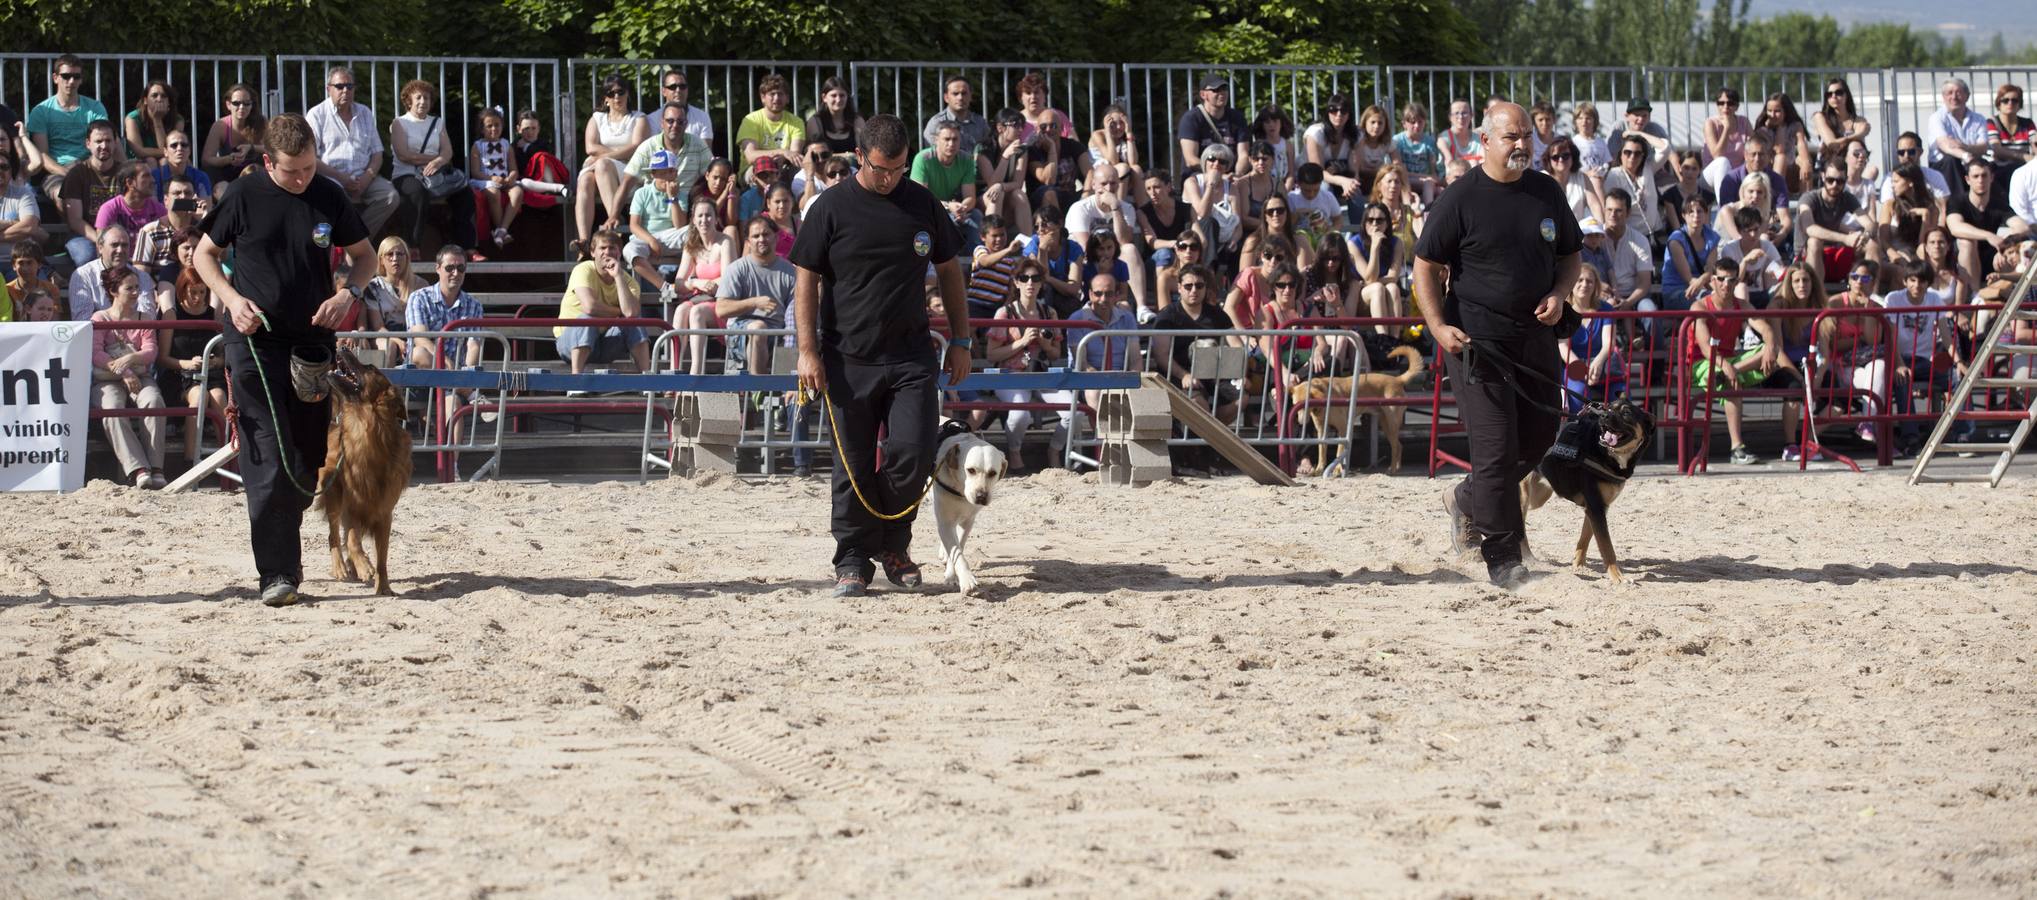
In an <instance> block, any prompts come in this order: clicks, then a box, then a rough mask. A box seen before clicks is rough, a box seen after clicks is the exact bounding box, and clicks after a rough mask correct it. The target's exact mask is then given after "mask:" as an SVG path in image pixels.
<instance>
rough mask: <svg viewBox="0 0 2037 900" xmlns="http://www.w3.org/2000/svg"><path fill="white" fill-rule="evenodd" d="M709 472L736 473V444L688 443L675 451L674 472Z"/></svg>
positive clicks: (678, 473) (684, 474)
mask: <svg viewBox="0 0 2037 900" xmlns="http://www.w3.org/2000/svg"><path fill="white" fill-rule="evenodd" d="M709 472H722V473H725V474H729V475H733V474H735V473H736V447H735V445H734V444H686V445H682V446H680V447H679V448H678V450H677V451H675V452H674V454H673V459H672V474H674V475H683V476H690V475H705V474H707V473H709Z"/></svg>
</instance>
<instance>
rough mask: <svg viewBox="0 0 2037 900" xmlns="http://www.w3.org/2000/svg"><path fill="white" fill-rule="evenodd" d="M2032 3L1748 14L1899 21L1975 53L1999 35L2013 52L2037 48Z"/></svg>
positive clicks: (1803, 1) (1772, 0)
mask: <svg viewBox="0 0 2037 900" xmlns="http://www.w3.org/2000/svg"><path fill="white" fill-rule="evenodd" d="M2030 7H2031V4H2030V0H1962V2H1960V3H1951V4H1942V5H1941V4H1932V3H1914V2H1912V3H1901V2H1897V0H1839V2H1837V3H1830V4H1827V3H1819V2H1815V0H1753V2H1752V4H1751V5H1750V7H1749V14H1750V15H1753V16H1757V17H1758V16H1771V15H1775V14H1776V13H1784V12H1805V13H1811V14H1813V15H1820V14H1822V15H1829V16H1831V17H1832V18H1834V19H1836V20H1838V21H1839V24H1841V25H1850V24H1854V23H1856V22H1877V21H1879V22H1899V23H1902V24H1905V25H1909V26H1911V27H1912V28H1917V29H1920V30H1922V29H1936V30H1937V31H1938V33H1940V34H1942V35H1944V36H1945V37H1946V38H1948V39H1949V38H1953V37H1960V36H1964V37H1965V38H1966V45H1967V46H1968V47H1970V48H1973V49H1976V50H1978V49H1982V48H1985V47H1986V46H1987V44H1988V41H1989V40H1991V39H1992V38H1993V37H1994V34H1995V32H1997V31H2000V32H2001V33H2002V37H2003V39H2004V40H2006V41H2007V42H2008V44H2009V46H2010V47H2011V48H2015V47H2020V46H2023V45H2026V44H2031V43H2037V16H2032V15H2031V14H2030Z"/></svg>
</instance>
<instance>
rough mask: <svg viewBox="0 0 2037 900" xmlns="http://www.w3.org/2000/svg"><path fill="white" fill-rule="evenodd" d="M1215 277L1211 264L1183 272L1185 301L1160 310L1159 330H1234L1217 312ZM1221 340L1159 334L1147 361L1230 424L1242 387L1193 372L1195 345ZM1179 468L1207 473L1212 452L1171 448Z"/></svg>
mask: <svg viewBox="0 0 2037 900" xmlns="http://www.w3.org/2000/svg"><path fill="white" fill-rule="evenodd" d="M1216 283H1217V281H1216V274H1215V273H1213V272H1211V271H1210V270H1209V267H1207V266H1201V265H1191V266H1187V267H1186V268H1184V269H1182V271H1181V279H1180V287H1181V302H1179V303H1176V304H1174V305H1172V306H1169V307H1167V308H1166V309H1163V310H1161V311H1160V315H1159V317H1158V318H1156V319H1154V320H1153V329H1154V330H1156V331H1225V330H1229V329H1231V328H1233V327H1234V326H1233V325H1232V324H1231V317H1230V316H1228V315H1225V314H1224V311H1223V310H1221V309H1218V308H1217V304H1216V302H1215V301H1213V300H1211V299H1210V296H1209V295H1210V293H1211V291H1212V290H1214V286H1215V285H1216ZM1221 340H1222V339H1220V338H1217V337H1207V338H1196V337H1189V336H1178V337H1177V336H1174V335H1161V336H1156V337H1154V339H1153V345H1154V346H1153V351H1154V352H1153V353H1152V354H1151V355H1150V356H1149V357H1148V358H1149V359H1150V360H1151V363H1152V366H1153V370H1154V371H1156V372H1159V373H1160V374H1161V375H1163V376H1165V377H1166V379H1167V380H1168V381H1171V382H1173V383H1175V384H1178V385H1180V386H1181V389H1182V391H1183V392H1184V393H1186V394H1188V395H1189V397H1190V399H1192V400H1194V401H1195V403H1196V405H1198V406H1201V407H1203V408H1204V409H1208V410H1210V411H1211V414H1212V415H1215V416H1216V418H1217V420H1218V421H1222V422H1229V421H1231V420H1233V419H1234V418H1236V417H1237V414H1238V388H1237V386H1236V385H1235V384H1233V383H1232V382H1231V381H1230V380H1227V379H1219V378H1207V379H1198V378H1196V377H1195V371H1194V369H1192V368H1190V365H1191V363H1192V361H1193V356H1192V354H1193V353H1194V348H1196V347H1212V346H1215V345H1217V344H1218V343H1219V342H1220V341H1221ZM1169 455H1171V456H1173V457H1174V460H1175V465H1176V467H1177V468H1178V469H1179V470H1181V472H1182V473H1183V474H1193V473H1197V472H1202V473H1205V474H1206V473H1207V470H1208V469H1207V467H1208V460H1209V458H1210V454H1209V452H1208V451H1207V450H1203V449H1199V448H1190V447H1182V448H1178V449H1177V448H1169Z"/></svg>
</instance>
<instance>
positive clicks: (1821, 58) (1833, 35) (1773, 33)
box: [1736, 13, 1841, 69]
mask: <svg viewBox="0 0 2037 900" xmlns="http://www.w3.org/2000/svg"><path fill="white" fill-rule="evenodd" d="M1840 39H1841V34H1840V31H1839V23H1838V22H1835V21H1833V20H1832V17H1831V16H1813V15H1810V14H1808V13H1784V14H1782V15H1779V16H1773V17H1771V18H1768V19H1766V20H1763V21H1761V22H1758V23H1756V24H1754V25H1753V26H1752V27H1750V28H1748V29H1747V32H1746V34H1745V35H1744V36H1743V38H1742V40H1741V45H1740V57H1739V59H1738V61H1737V63H1736V64H1737V65H1742V66H1748V67H1751V68H1756V69H1786V68H1806V67H1816V66H1824V65H1829V64H1830V62H1831V61H1832V60H1834V59H1838V58H1839V42H1840Z"/></svg>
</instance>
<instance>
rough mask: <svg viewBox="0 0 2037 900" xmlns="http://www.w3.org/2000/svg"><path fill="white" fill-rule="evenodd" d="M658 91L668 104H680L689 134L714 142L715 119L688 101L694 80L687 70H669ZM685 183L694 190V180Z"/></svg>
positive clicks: (707, 141)
mask: <svg viewBox="0 0 2037 900" xmlns="http://www.w3.org/2000/svg"><path fill="white" fill-rule="evenodd" d="M658 91H659V92H660V94H661V95H662V96H663V97H664V99H665V104H666V105H667V106H670V105H671V104H674V103H677V104H679V108H680V110H681V111H682V112H683V113H684V116H683V118H684V119H685V122H686V125H685V129H686V133H687V134H690V135H693V136H694V137H697V138H699V139H700V142H701V145H702V146H706V145H708V144H712V143H714V120H713V119H710V118H708V116H707V110H704V109H701V108H700V107H698V106H692V105H690V104H689V103H688V101H687V98H688V97H689V96H690V95H691V94H692V92H693V82H692V80H690V79H689V78H688V77H687V75H686V73H685V72H682V71H680V70H678V69H672V70H670V71H667V72H666V73H665V77H663V78H660V79H658ZM685 184H686V187H687V189H688V190H692V188H693V183H692V182H690V181H689V182H686V183H685Z"/></svg>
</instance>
